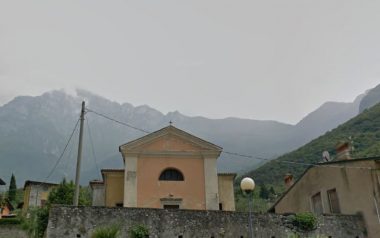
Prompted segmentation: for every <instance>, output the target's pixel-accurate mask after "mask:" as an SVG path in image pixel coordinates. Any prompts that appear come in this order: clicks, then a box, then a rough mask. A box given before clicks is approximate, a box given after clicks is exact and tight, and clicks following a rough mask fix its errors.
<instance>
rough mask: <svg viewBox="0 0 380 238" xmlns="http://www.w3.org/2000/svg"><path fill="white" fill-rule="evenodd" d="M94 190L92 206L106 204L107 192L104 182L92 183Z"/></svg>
mask: <svg viewBox="0 0 380 238" xmlns="http://www.w3.org/2000/svg"><path fill="white" fill-rule="evenodd" d="M91 190H92V202H91V204H92V206H104V205H105V203H104V202H105V201H104V200H105V193H104V184H91Z"/></svg>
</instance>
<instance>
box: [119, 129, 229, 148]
mask: <svg viewBox="0 0 380 238" xmlns="http://www.w3.org/2000/svg"><path fill="white" fill-rule="evenodd" d="M120 151H122V152H124V153H133V152H135V153H138V152H176V151H177V152H216V153H220V152H221V151H222V148H221V147H219V146H217V145H214V144H212V143H210V142H207V141H205V140H202V139H200V138H198V137H196V136H194V135H191V134H189V133H187V132H185V131H182V130H180V129H178V128H176V127H174V126H168V127H165V128H163V129H161V130H158V131H156V132H153V133H150V134H148V135H146V136H144V137H141V138H139V139H137V140H134V141H131V142H128V143H126V144H124V145H121V146H120Z"/></svg>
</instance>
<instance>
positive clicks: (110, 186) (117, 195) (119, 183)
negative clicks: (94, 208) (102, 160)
mask: <svg viewBox="0 0 380 238" xmlns="http://www.w3.org/2000/svg"><path fill="white" fill-rule="evenodd" d="M104 184H105V205H106V206H107V207H114V206H116V204H118V203H119V204H123V200H124V171H117V172H106V173H104Z"/></svg>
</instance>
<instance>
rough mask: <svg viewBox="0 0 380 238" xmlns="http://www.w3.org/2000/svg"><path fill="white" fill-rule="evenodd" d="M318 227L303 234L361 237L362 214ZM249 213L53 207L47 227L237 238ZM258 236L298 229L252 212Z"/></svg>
mask: <svg viewBox="0 0 380 238" xmlns="http://www.w3.org/2000/svg"><path fill="white" fill-rule="evenodd" d="M318 219H319V225H318V229H317V230H314V231H313V232H310V233H308V234H306V233H300V235H301V237H308V236H312V237H316V235H325V236H326V237H327V236H331V237H334V238H356V237H359V238H362V237H364V234H363V230H364V228H363V226H362V220H361V218H360V217H359V216H321V217H319V218H318ZM247 221H248V214H246V213H238V212H223V211H194V210H165V209H139V208H104V207H103V208H102V207H68V206H66V207H62V206H61V207H53V208H52V209H51V211H50V217H49V224H48V228H47V237H48V238H62V237H82V238H83V237H86V238H87V237H88V238H89V237H91V234H92V232H93V231H94V229H95V228H96V227H99V226H101V225H107V224H108V225H110V224H120V225H121V232H122V234H121V237H129V235H128V231H129V228H130V227H131V226H132V225H135V224H142V225H145V226H146V227H148V229H149V230H150V236H149V237H151V238H158V237H164V238H178V237H180V236H182V237H183V238H194V237H196V238H203V237H204V238H206V237H207V238H210V237H214V238H220V237H224V238H229V237H231V238H236V237H238V238H239V237H245V238H247V237H248V224H247ZM253 227H254V235H255V237H265V238H266V237H268V238H288V236H289V235H291V234H293V233H294V232H295V230H294V226H293V225H292V224H291V218H290V216H282V215H276V214H253Z"/></svg>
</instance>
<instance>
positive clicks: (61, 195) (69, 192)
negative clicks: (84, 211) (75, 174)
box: [48, 179, 91, 206]
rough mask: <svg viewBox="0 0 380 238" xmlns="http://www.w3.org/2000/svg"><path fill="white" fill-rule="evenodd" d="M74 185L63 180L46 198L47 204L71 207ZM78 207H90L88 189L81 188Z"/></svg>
mask: <svg viewBox="0 0 380 238" xmlns="http://www.w3.org/2000/svg"><path fill="white" fill-rule="evenodd" d="M74 192H75V185H74V183H73V181H70V182H66V180H65V179H63V180H62V182H61V183H60V184H59V185H58V186H57V187H55V188H53V189H52V190H51V192H50V193H49V197H48V204H49V205H51V204H63V205H72V204H73V199H74ZM79 205H82V206H83V205H84V206H86V205H87V206H88V205H91V194H90V192H89V190H88V188H81V190H80V193H79Z"/></svg>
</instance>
